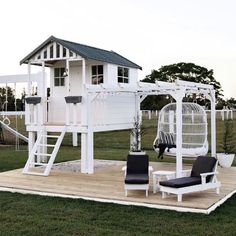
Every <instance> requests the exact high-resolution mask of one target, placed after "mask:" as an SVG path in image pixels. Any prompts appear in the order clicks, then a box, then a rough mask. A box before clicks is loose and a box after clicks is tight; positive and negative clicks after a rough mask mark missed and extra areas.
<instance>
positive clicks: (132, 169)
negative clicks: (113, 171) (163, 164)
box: [126, 155, 149, 175]
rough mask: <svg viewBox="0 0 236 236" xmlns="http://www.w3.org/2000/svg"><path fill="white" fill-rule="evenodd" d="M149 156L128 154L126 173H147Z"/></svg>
mask: <svg viewBox="0 0 236 236" xmlns="http://www.w3.org/2000/svg"><path fill="white" fill-rule="evenodd" d="M148 166H149V158H148V155H128V157H127V172H126V173H127V175H129V174H148Z"/></svg>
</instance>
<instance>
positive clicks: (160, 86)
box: [85, 80, 216, 177]
mask: <svg viewBox="0 0 236 236" xmlns="http://www.w3.org/2000/svg"><path fill="white" fill-rule="evenodd" d="M85 90H86V93H87V95H88V97H90V98H91V99H93V98H95V97H96V94H98V93H101V92H102V93H134V94H135V97H136V102H135V108H136V111H137V113H136V114H138V113H139V112H140V103H141V102H142V101H143V100H144V99H145V98H146V97H147V96H149V95H170V96H172V97H173V98H174V99H175V101H176V124H177V125H176V175H177V177H181V175H182V169H183V164H182V103H183V98H184V97H185V96H186V95H190V94H196V95H200V94H201V95H204V96H205V98H206V99H209V100H210V102H211V155H212V156H216V115H215V90H214V88H213V86H212V85H207V84H200V83H194V82H187V81H181V80H176V81H175V82H174V83H168V82H160V81H158V82H156V83H143V82H139V83H137V85H136V86H133V85H132V86H130V85H128V84H122V85H119V87H109V86H106V85H102V84H101V85H100V86H98V85H86V89H85ZM89 163H90V165H89V166H88V168H89V169H90V170H93V162H89Z"/></svg>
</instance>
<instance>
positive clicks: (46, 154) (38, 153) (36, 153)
mask: <svg viewBox="0 0 236 236" xmlns="http://www.w3.org/2000/svg"><path fill="white" fill-rule="evenodd" d="M34 155H37V156H38V155H40V156H47V157H50V156H51V155H52V154H48V153H40V152H35V153H34Z"/></svg>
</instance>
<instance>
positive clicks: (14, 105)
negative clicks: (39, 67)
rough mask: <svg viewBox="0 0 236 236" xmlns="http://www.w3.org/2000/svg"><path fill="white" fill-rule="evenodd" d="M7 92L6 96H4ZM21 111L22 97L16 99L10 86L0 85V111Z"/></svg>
mask: <svg viewBox="0 0 236 236" xmlns="http://www.w3.org/2000/svg"><path fill="white" fill-rule="evenodd" d="M6 92H7V98H6ZM6 110H7V111H15V110H17V111H21V110H22V99H18V98H17V99H16V100H15V95H14V91H13V89H12V88H11V87H9V86H7V89H6V87H0V111H6Z"/></svg>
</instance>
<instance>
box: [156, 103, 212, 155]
mask: <svg viewBox="0 0 236 236" xmlns="http://www.w3.org/2000/svg"><path fill="white" fill-rule="evenodd" d="M175 144H176V103H170V104H167V105H166V106H164V107H163V108H162V109H161V111H160V113H159V119H158V127H157V136H156V138H155V140H154V142H153V147H154V150H155V151H156V152H157V153H159V156H160V154H161V155H162V154H165V155H170V156H175V155H176V145H175ZM207 152H208V141H207V114H206V111H205V110H204V109H203V108H202V107H201V106H200V105H198V104H197V103H183V104H182V156H183V157H197V156H200V155H206V154H207Z"/></svg>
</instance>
